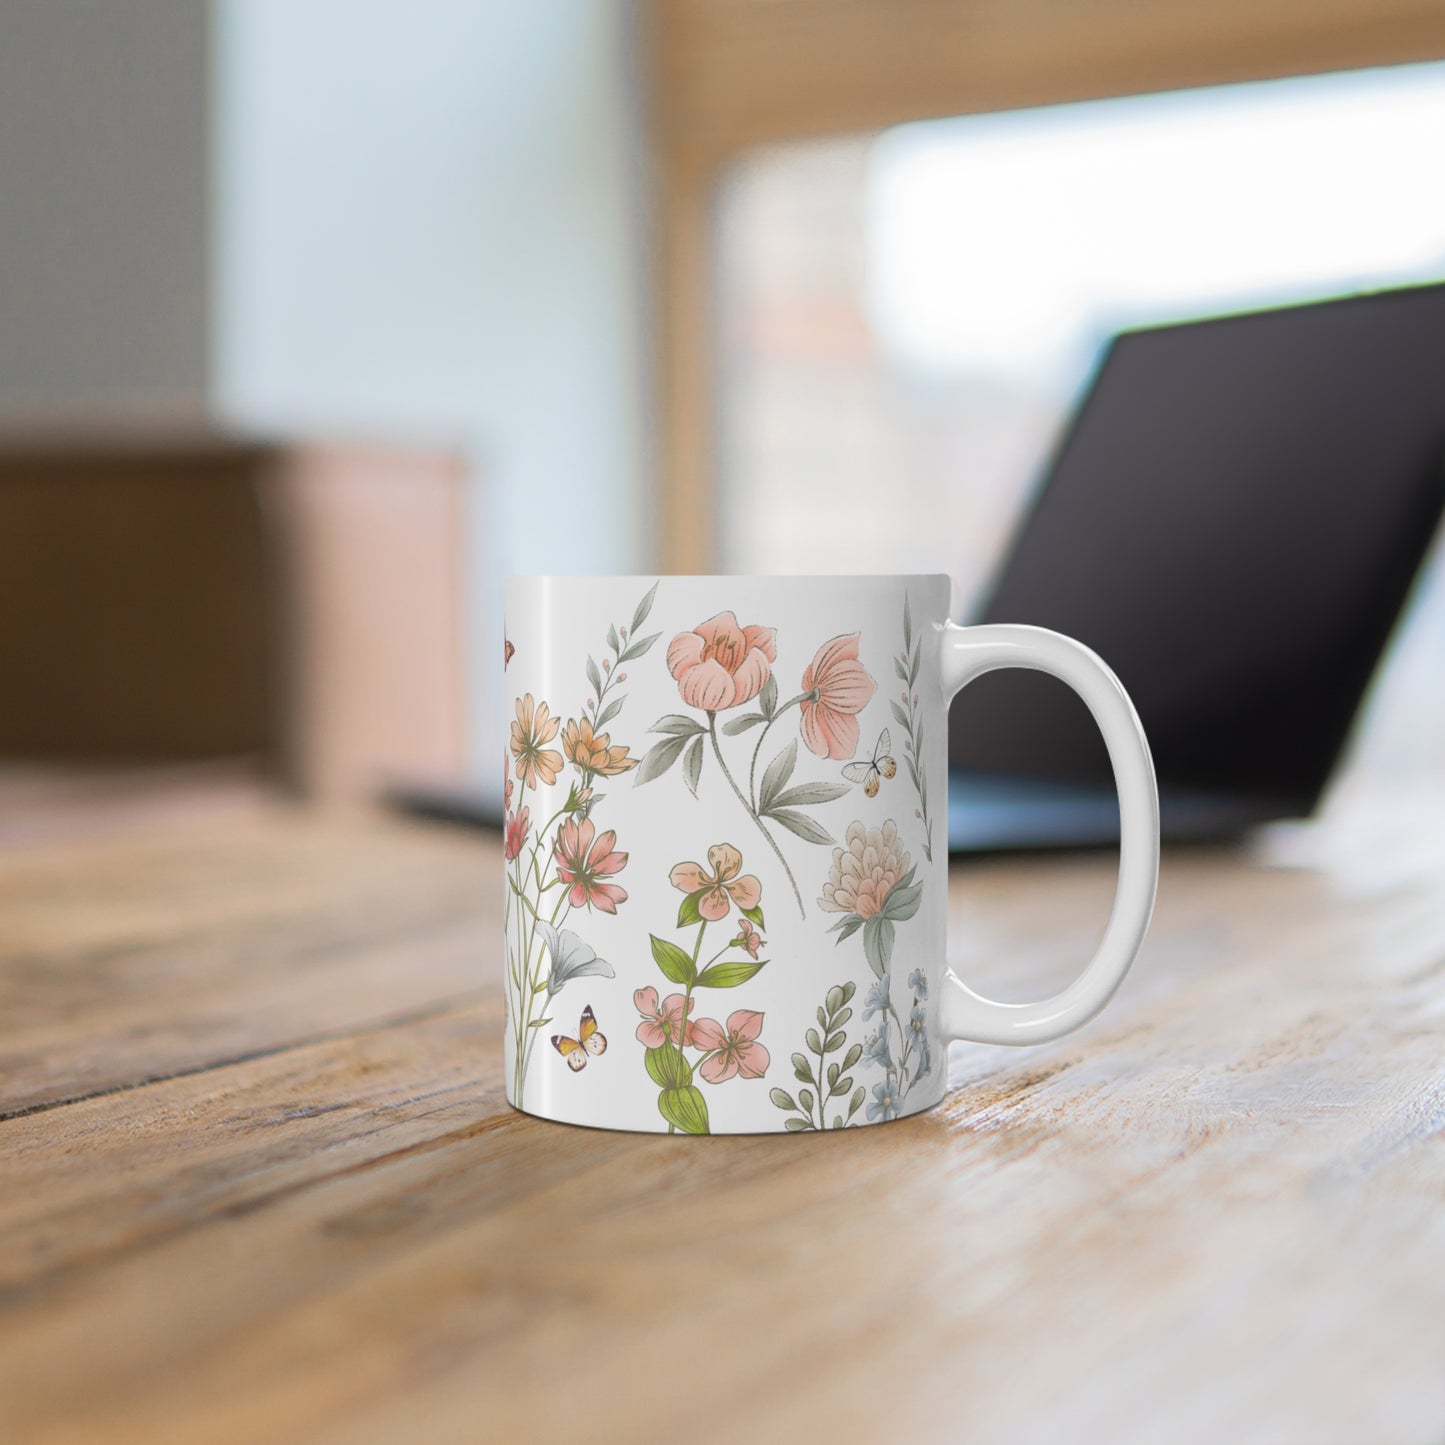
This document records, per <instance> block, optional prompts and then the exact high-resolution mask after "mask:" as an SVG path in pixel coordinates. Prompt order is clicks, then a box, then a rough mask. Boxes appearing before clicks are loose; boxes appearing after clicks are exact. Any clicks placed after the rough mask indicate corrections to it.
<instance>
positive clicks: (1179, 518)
mask: <svg viewBox="0 0 1445 1445" xmlns="http://www.w3.org/2000/svg"><path fill="white" fill-rule="evenodd" d="M1442 505H1445V285H1441V286H1428V287H1419V288H1413V289H1409V290H1403V291H1392V292H1383V293H1378V294H1374V295H1368V296H1359V297H1351V298H1348V299H1344V300H1339V301H1330V302H1323V303H1319V304H1315V305H1308V306H1298V307H1292V308H1288V309H1285V310H1277V311H1268V312H1257V313H1252V314H1248V315H1241V316H1230V317H1223V318H1218V319H1213V320H1208V321H1200V322H1192V323H1189V324H1185V325H1178V326H1168V327H1160V328H1156V329H1150V330H1142V331H1135V332H1126V333H1124V334H1122V335H1120V336H1118V337H1116V338H1115V339H1114V341H1113V343H1112V344H1111V345H1110V347H1109V349H1108V351H1107V353H1106V355H1105V358H1104V361H1103V363H1102V365H1101V367H1100V369H1099V371H1098V373H1097V375H1096V376H1095V379H1094V382H1093V386H1092V388H1091V389H1090V391H1089V393H1088V395H1087V397H1086V399H1085V400H1084V402H1083V404H1082V406H1081V407H1080V409H1079V411H1078V414H1077V416H1076V418H1075V420H1074V422H1073V425H1072V427H1071V428H1070V430H1069V432H1068V433H1067V435H1066V437H1065V439H1064V441H1063V444H1062V446H1061V447H1060V449H1059V451H1058V453H1057V455H1056V457H1055V459H1054V462H1053V465H1052V468H1051V470H1050V473H1049V475H1048V479H1047V481H1046V484H1045V486H1044V487H1043V489H1042V491H1041V493H1040V494H1039V496H1038V498H1037V500H1036V502H1035V504H1034V506H1033V508H1032V509H1031V511H1030V512H1029V513H1028V515H1027V517H1026V518H1025V520H1024V522H1023V524H1022V527H1021V529H1020V531H1019V533H1018V535H1017V537H1016V539H1015V541H1014V544H1013V547H1012V550H1011V552H1010V554H1009V555H1008V557H1007V559H1006V561H1005V563H1004V565H1003V567H1002V569H1001V571H1000V572H999V574H998V577H997V580H996V583H995V585H994V588H993V590H992V594H991V595H990V596H989V597H988V598H987V600H986V602H985V604H984V606H983V608H982V611H981V613H980V615H978V616H977V617H975V618H972V619H970V620H973V621H980V622H985V621H986V622H1016V623H1031V624H1034V625H1036V626H1040V627H1050V628H1054V629H1056V630H1057V631H1060V632H1066V633H1068V634H1070V635H1071V636H1074V637H1077V638H1078V639H1079V640H1080V641H1082V642H1084V643H1087V644H1088V645H1089V646H1090V647H1092V648H1093V649H1094V650H1095V651H1097V652H1098V653H1099V654H1100V655H1101V656H1102V657H1103V658H1104V660H1105V661H1106V662H1107V663H1108V664H1109V665H1110V666H1111V667H1112V668H1113V669H1114V670H1115V672H1116V673H1117V674H1118V675H1119V678H1120V680H1121V681H1122V682H1123V684H1124V686H1125V687H1126V688H1127V689H1128V691H1129V693H1130V696H1131V697H1132V698H1133V699H1134V703H1135V706H1136V707H1137V708H1138V710H1139V714H1140V717H1141V718H1142V720H1143V723H1144V727H1145V729H1146V731H1147V733H1148V736H1149V741H1150V745H1151V747H1152V749H1153V753H1154V761H1155V766H1156V768H1157V769H1158V773H1159V779H1160V783H1161V786H1165V787H1168V786H1173V787H1175V788H1178V789H1187V790H1190V791H1202V792H1227V793H1231V794H1238V795H1252V796H1258V797H1260V798H1262V799H1268V800H1270V802H1271V804H1273V805H1275V806H1277V807H1278V808H1279V809H1280V810H1281V811H1286V812H1296V813H1306V812H1308V811H1310V810H1311V809H1312V808H1313V806H1314V804H1315V802H1316V800H1317V798H1318V796H1319V793H1320V791H1321V789H1322V788H1323V786H1324V784H1325V782H1326V780H1327V779H1328V776H1329V773H1330V771H1331V768H1332V767H1333V765H1334V762H1335V760H1336V758H1337V757H1338V755H1339V753H1340V750H1341V748H1342V746H1343V743H1344V740H1345V736H1346V734H1347V732H1348V729H1349V726H1350V722H1351V720H1352V718H1353V716H1354V714H1355V711H1356V709H1357V707H1358V705H1359V702H1360V699H1361V696H1362V694H1363V692H1364V690H1365V688H1366V686H1367V684H1368V682H1369V678H1370V675H1371V673H1372V671H1373V669H1374V666H1375V663H1376V661H1377V659H1378V657H1379V654H1380V652H1381V650H1382V649H1383V647H1384V645H1385V642H1386V640H1387V638H1388V636H1389V632H1390V629H1391V627H1392V626H1393V624H1394V621H1395V618H1396V616H1397V615H1398V612H1399V610H1400V607H1401V605H1402V603H1403V601H1404V599H1405V596H1406V594H1407V592H1408V590H1409V586H1410V583H1411V581H1412V579H1413V577H1414V574H1415V571H1416V569H1417V567H1418V566H1419V563H1420V561H1421V558H1422V557H1423V555H1424V552H1425V550H1426V548H1427V547H1428V545H1429V542H1430V538H1431V534H1432V532H1433V530H1434V527H1435V525H1436V523H1437V521H1438V519H1439V516H1440V512H1441V508H1442ZM949 750H950V765H951V766H952V767H954V768H957V769H965V770H968V771H971V772H978V773H991V774H999V775H1010V776H1021V777H1032V778H1041V779H1047V780H1055V781H1060V782H1068V783H1083V784H1093V783H1099V784H1101V785H1106V786H1107V785H1108V784H1109V782H1110V778H1111V773H1110V770H1109V764H1108V758H1107V756H1106V754H1105V752H1104V748H1103V744H1102V742H1101V741H1100V740H1099V738H1098V735H1097V732H1096V731H1095V729H1094V727H1093V725H1092V723H1091V721H1090V720H1089V718H1088V715H1087V713H1086V712H1085V711H1084V709H1083V706H1082V704H1081V703H1079V702H1078V701H1077V699H1075V698H1073V697H1072V695H1071V694H1069V693H1068V692H1067V690H1066V689H1065V688H1064V687H1063V685H1062V684H1060V683H1058V682H1056V681H1054V680H1053V679H1051V678H1047V677H1041V676H1039V675H1037V674H1028V673H1020V672H1008V673H994V674H989V675H988V676H985V677H983V678H981V679H980V680H979V681H978V682H975V683H973V684H971V685H970V686H969V687H968V688H967V689H966V690H965V691H964V693H963V694H962V695H961V696H960V697H959V698H958V699H957V700H956V701H955V703H954V706H953V710H952V713H951V715H950V737H949Z"/></svg>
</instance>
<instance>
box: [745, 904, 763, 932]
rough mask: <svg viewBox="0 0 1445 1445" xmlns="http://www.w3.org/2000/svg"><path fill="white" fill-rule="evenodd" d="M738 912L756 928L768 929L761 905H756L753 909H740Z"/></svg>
mask: <svg viewBox="0 0 1445 1445" xmlns="http://www.w3.org/2000/svg"><path fill="white" fill-rule="evenodd" d="M738 912H739V913H741V914H742V916H743V917H744V918H746V919H747V920H748V921H749V922H750V923H751V924H752V925H753V927H754V928H766V927H767V925H766V924H765V923H764V922H763V905H762V904H761V903H755V904H754V905H753V906H752V907H751V908H739V909H738Z"/></svg>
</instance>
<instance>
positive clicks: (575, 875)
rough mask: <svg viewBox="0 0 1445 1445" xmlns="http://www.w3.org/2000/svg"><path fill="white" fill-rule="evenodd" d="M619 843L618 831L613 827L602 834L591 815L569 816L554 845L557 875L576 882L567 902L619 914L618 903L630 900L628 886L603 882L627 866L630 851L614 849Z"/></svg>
mask: <svg viewBox="0 0 1445 1445" xmlns="http://www.w3.org/2000/svg"><path fill="white" fill-rule="evenodd" d="M594 840H595V841H594ZM616 842H617V834H616V833H615V832H614V831H613V830H612V829H611V828H609V829H608V830H607V831H606V832H605V833H603V834H602V836H601V837H598V836H597V827H596V825H595V824H594V823H593V822H592V820H591V819H590V818H583V819H582V820H581V821H580V822H578V821H577V820H576V819H575V818H568V819H567V821H566V822H564V823H563V824H562V826H561V827H560V828H558V829H557V841H556V842H555V843H554V844H553V851H554V852H555V853H556V855H557V876H558V877H559V878H560V879H561V880H562V881H563V882H564V883H570V884H571V885H572V891H571V892H570V893H569V894H568V895H567V901H568V902H569V903H570V904H571V905H572V907H573V908H581V907H582V905H583V904H586V905H587V907H588V908H593V907H596V908H600V909H601V910H602V911H603V912H604V913H616V912H617V905H618V904H619V903H625V902H626V901H627V890H626V889H624V888H620V887H618V885H617V884H615V883H603V882H600V881H599V880H600V879H603V878H606V877H610V876H611V875H612V874H613V873H620V872H621V871H622V870H623V869H624V868H625V867H626V866H627V854H626V853H617V852H615V851H614V850H613V844H615V843H616Z"/></svg>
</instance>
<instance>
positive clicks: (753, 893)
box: [667, 843, 763, 923]
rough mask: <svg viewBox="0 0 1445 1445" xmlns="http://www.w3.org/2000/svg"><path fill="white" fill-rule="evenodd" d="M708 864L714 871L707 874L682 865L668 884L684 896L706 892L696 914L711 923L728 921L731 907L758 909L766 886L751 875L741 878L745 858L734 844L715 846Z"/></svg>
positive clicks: (692, 865)
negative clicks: (734, 905)
mask: <svg viewBox="0 0 1445 1445" xmlns="http://www.w3.org/2000/svg"><path fill="white" fill-rule="evenodd" d="M707 861H708V862H709V863H711V864H712V867H713V871H712V872H711V873H705V872H704V871H703V868H702V865H701V864H699V863H679V864H678V865H677V867H676V868H674V869H673V870H672V872H671V873H669V874H668V875H667V878H668V882H669V883H671V884H672V886H673V887H674V888H677V889H679V890H681V891H682V892H683V893H696V892H697V891H698V889H700V888H702V889H706V890H707V891H706V892H705V893H703V895H702V897H701V898H699V899H698V900H697V911H698V912H699V913H700V914H702V916H703V917H704V918H706V919H707V921H708V922H709V923H716V922H717V921H718V919H720V918H726V917H727V914H728V909H729V907H730V906H731V904H733V903H736V904H737V906H738V907H739V908H756V907H757V906H758V904H759V902H761V900H762V896H763V885H762V884H761V883H759V882H758V880H757V879H756V878H754V877H753V875H752V874H751V873H744V874H743V876H742V877H741V878H739V877H738V876H737V875H738V870H739V869H740V868H741V867H742V866H743V855H742V854H741V853H739V852H738V850H737V849H736V848H734V847H733V845H732V844H731V843H714V844H713V845H712V847H711V848H709V849H708V850H707Z"/></svg>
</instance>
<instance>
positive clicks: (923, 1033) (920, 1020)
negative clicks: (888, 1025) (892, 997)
mask: <svg viewBox="0 0 1445 1445" xmlns="http://www.w3.org/2000/svg"><path fill="white" fill-rule="evenodd" d="M903 1038H904V1040H905V1042H907V1043H910V1044H912V1045H913V1047H914V1048H915V1049H918V1050H922V1049H926V1048H927V1047H928V1016H927V1014H925V1013H924V1011H923V1005H922V1004H921V1003H916V1004H914V1005H913V1012H912V1013H911V1014H909V1015H908V1022H907V1023H905V1024H904V1025H903Z"/></svg>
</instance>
